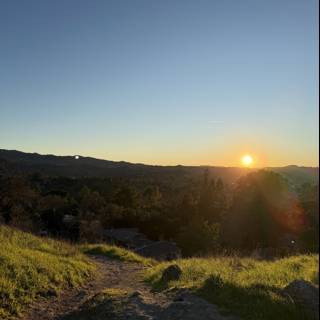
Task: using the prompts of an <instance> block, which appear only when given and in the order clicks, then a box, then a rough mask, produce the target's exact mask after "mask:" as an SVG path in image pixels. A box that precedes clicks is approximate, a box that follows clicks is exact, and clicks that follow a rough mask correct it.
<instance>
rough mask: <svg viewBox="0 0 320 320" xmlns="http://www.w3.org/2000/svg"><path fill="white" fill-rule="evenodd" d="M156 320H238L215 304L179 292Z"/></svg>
mask: <svg viewBox="0 0 320 320" xmlns="http://www.w3.org/2000/svg"><path fill="white" fill-rule="evenodd" d="M156 319H157V320H158V319H159V320H238V319H237V318H236V317H234V316H231V315H222V314H221V313H220V312H219V310H218V308H217V307H216V306H215V305H212V304H210V303H209V302H207V301H205V300H203V299H202V298H199V297H197V296H195V295H193V294H191V293H188V292H185V293H183V294H179V295H178V296H177V297H176V298H175V299H174V300H173V302H171V303H170V304H169V305H168V306H167V307H166V308H164V309H163V310H162V311H161V312H160V313H159V315H158V316H157V317H156Z"/></svg>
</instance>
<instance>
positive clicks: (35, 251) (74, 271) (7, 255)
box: [0, 225, 94, 319]
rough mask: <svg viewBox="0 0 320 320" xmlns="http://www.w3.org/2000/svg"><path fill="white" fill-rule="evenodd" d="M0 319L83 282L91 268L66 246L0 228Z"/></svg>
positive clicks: (77, 251) (77, 253)
mask: <svg viewBox="0 0 320 320" xmlns="http://www.w3.org/2000/svg"><path fill="white" fill-rule="evenodd" d="M0 243H1V246H0V319H9V318H11V316H14V315H18V314H20V313H21V312H22V311H23V310H24V309H25V307H26V305H28V304H29V303H30V302H32V301H33V300H34V299H36V298H39V297H50V296H55V295H56V294H58V293H59V291H62V290H66V289H68V288H71V287H76V286H78V285H80V284H82V283H84V282H85V281H86V280H87V279H88V278H89V276H90V275H92V274H93V271H94V265H92V264H91V263H90V262H89V260H88V259H87V258H86V257H85V256H84V255H83V254H81V253H80V251H79V250H78V249H77V248H75V247H73V246H71V245H67V244H66V243H62V242H58V241H54V240H50V239H46V240H45V239H42V238H38V237H35V236H32V235H31V234H28V233H24V232H21V231H18V230H15V229H12V228H9V227H5V226H2V225H0Z"/></svg>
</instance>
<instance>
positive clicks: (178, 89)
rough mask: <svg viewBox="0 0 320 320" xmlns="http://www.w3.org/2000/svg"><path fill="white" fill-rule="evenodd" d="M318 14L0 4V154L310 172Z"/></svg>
mask: <svg viewBox="0 0 320 320" xmlns="http://www.w3.org/2000/svg"><path fill="white" fill-rule="evenodd" d="M317 87H318V4H317V1H315V0H269V1H262V0H242V1H237V0H219V1H214V0H208V1H206V0H193V1H189V0H179V1H178V0H161V1H160V0H159V1H155V0H127V1H126V0H90V1H89V0H86V1H83V0H68V1H62V0H58V1H52V0H51V1H48V0H28V1H12V0H2V1H1V2H0V148H6V149H19V150H24V151H28V152H39V153H54V154H82V155H89V156H94V157H99V158H104V159H112V160H127V161H132V162H145V163H153V164H155V163H157V164H178V163H180V164H194V165H198V164H199V165H200V164H211V165H238V164H239V159H240V158H241V155H242V154H245V153H250V154H252V155H253V157H254V158H255V160H256V165H260V166H264V165H268V166H269V165H270V166H272V165H275V166H277V165H287V164H299V165H318V153H319V149H318V128H319V123H318V120H317V119H318V114H319V106H318V89H317Z"/></svg>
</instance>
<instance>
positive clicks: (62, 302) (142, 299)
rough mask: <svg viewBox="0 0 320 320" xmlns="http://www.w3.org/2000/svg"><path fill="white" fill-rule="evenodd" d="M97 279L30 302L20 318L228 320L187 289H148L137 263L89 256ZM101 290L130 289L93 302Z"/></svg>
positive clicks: (140, 267)
mask: <svg viewBox="0 0 320 320" xmlns="http://www.w3.org/2000/svg"><path fill="white" fill-rule="evenodd" d="M92 259H93V260H94V262H95V263H96V264H97V272H96V275H97V276H96V278H95V279H93V280H91V281H89V282H88V283H87V284H86V285H84V286H82V287H81V288H77V289H72V290H69V291H66V292H62V293H61V294H59V296H58V297H53V298H50V299H44V298H43V299H40V300H38V301H37V302H35V303H34V304H32V305H31V306H30V308H29V310H28V312H27V314H25V315H24V316H23V317H21V318H20V319H23V320H73V319H77V320H103V319H106V320H107V319H108V320H125V319H130V320H180V319H181V320H182V319H183V320H231V319H235V318H234V317H228V316H222V315H220V314H219V312H218V310H217V308H216V307H215V306H213V305H211V304H209V303H207V302H206V301H204V300H202V299H200V298H197V297H195V296H193V295H191V294H189V293H187V292H185V293H180V294H179V295H177V296H169V295H163V294H159V293H153V292H151V290H150V288H149V287H148V286H147V285H146V284H145V283H144V282H143V276H142V271H143V268H144V267H143V266H141V265H139V264H133V263H126V262H120V261H116V260H109V259H106V258H102V257H92ZM104 289H120V290H124V291H128V292H130V295H127V296H125V297H117V298H115V299H114V300H112V299H108V300H107V301H104V300H101V299H100V300H101V301H100V300H99V303H97V302H94V303H92V301H95V299H96V297H98V296H99V294H100V295H101V292H102V291H103V290H104Z"/></svg>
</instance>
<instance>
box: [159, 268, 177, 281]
mask: <svg viewBox="0 0 320 320" xmlns="http://www.w3.org/2000/svg"><path fill="white" fill-rule="evenodd" d="M181 274H182V270H181V269H180V267H179V266H178V265H177V264H172V265H171V266H169V267H168V268H166V269H165V270H164V271H163V273H162V277H161V281H164V282H168V281H174V280H179V279H180V277H181Z"/></svg>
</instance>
